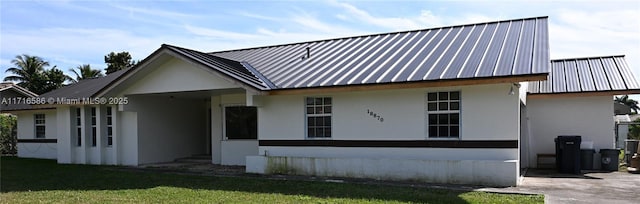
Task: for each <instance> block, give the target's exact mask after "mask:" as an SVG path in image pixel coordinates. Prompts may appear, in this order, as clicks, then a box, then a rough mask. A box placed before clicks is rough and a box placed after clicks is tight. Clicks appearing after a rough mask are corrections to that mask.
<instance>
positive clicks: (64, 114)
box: [16, 17, 640, 186]
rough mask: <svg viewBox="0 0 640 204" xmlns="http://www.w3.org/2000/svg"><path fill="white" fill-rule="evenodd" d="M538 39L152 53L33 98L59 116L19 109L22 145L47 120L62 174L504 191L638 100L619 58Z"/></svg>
mask: <svg viewBox="0 0 640 204" xmlns="http://www.w3.org/2000/svg"><path fill="white" fill-rule="evenodd" d="M547 29H548V28H547V18H546V17H536V18H526V19H514V20H506V21H499V22H489V23H479V24H470V25H462V26H451V27H442V28H433V29H425V30H415V31H406V32H394V33H383V34H375V35H366V36H356V37H348V38H338V39H329V40H320V41H312V42H303V43H293V44H285V45H275V46H267V47H258V48H249V49H240V50H231V51H223V52H212V53H204V52H199V51H195V50H190V49H185V48H180V47H176V46H171V45H162V46H161V47H160V48H159V49H158V50H156V51H155V52H154V53H152V54H151V55H150V56H149V57H147V58H146V59H144V60H143V61H141V62H140V63H138V65H136V67H134V68H131V69H127V70H122V71H120V72H116V73H113V74H110V75H108V76H106V77H103V78H97V79H90V80H85V81H82V82H80V83H77V84H74V85H70V86H67V87H64V88H61V89H59V90H55V91H52V92H49V93H46V94H43V95H42V96H41V97H45V98H47V100H49V98H53V99H51V100H53V101H57V102H56V105H54V106H53V107H54V108H55V109H54V110H52V111H50V112H43V111H41V110H33V111H17V112H16V113H17V114H18V116H19V118H22V119H20V120H19V124H18V131H19V132H21V133H20V134H21V135H22V136H21V137H23V138H31V139H35V138H36V137H35V135H34V134H30V133H32V130H33V129H34V123H33V122H32V121H34V117H36V118H42V116H40V115H39V114H44V115H45V117H44V118H46V121H45V122H43V123H44V124H46V127H47V132H46V138H49V136H50V135H52V136H51V137H52V138H53V137H55V136H56V135H57V141H56V142H57V148H58V149H57V160H58V162H59V163H79V164H112V165H133V166H135V165H141V164H148V163H158V162H169V161H173V160H175V159H177V158H182V157H188V156H191V155H196V154H210V155H211V156H212V161H211V162H212V163H214V164H222V165H246V171H247V172H249V173H261V174H262V173H267V174H269V173H288V174H301V175H317V176H336V177H358V178H376V179H391V180H413V181H424V182H437V183H467V184H484V185H496V186H513V185H516V184H517V182H518V177H519V176H520V168H521V167H522V168H527V167H535V163H532V162H531V161H532V160H535V155H536V154H539V153H553V152H554V151H553V148H554V145H553V137H555V136H556V135H561V134H572V135H573V134H581V135H584V136H585V138H584V140H591V141H594V143H597V145H595V146H597V147H598V148H611V147H613V131H612V130H613V129H612V128H613V118H612V114H611V113H612V111H613V106H612V105H611V103H610V102H611V99H612V97H611V96H612V95H613V94H632V93H640V86H638V84H637V82H636V80H635V79H634V78H633V76H632V75H631V73H630V69H629V68H628V67H627V66H626V63H625V62H624V58H623V57H622V56H613V57H601V58H589V59H574V60H554V61H553V63H551V60H549V46H548V30H547ZM572 63H574V64H572ZM575 63H578V64H577V65H578V66H575V65H576V64H575ZM585 63H586V64H587V66H583V65H584V64H585ZM561 65H562V66H561ZM613 69H616V70H617V71H618V72H614V71H612V70H613ZM586 73H589V75H588V77H586V75H585V74H586ZM578 80H580V81H578ZM588 80H591V81H588ZM605 83H606V84H605ZM100 97H104V98H103V99H105V101H101V100H91V102H97V104H82V103H76V104H73V103H69V101H66V102H65V101H64V100H58V99H65V98H66V99H74V100H75V99H77V98H90V99H95V98H100ZM605 98H606V101H605V100H604V99H605ZM53 101H52V102H53ZM76 102H77V101H76ZM100 103H102V104H100ZM37 107H42V106H37ZM576 115H578V116H576ZM565 116H567V117H571V118H570V119H565ZM576 119H577V120H576ZM548 121H554V123H552V124H549V123H548ZM50 126H51V127H50ZM51 129H53V130H51ZM49 130H51V131H52V132H48V131H49ZM590 130H593V131H594V132H593V133H592V132H588V131H590Z"/></svg>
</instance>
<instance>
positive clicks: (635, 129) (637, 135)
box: [627, 118, 640, 140]
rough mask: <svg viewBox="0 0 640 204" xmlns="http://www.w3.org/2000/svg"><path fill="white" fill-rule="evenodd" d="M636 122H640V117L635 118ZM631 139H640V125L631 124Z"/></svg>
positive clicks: (629, 135)
mask: <svg viewBox="0 0 640 204" xmlns="http://www.w3.org/2000/svg"><path fill="white" fill-rule="evenodd" d="M633 122H635V123H640V118H638V119H636V120H634V121H633ZM627 137H628V138H629V139H634V140H638V139H640V125H636V124H633V125H629V133H628V134H627Z"/></svg>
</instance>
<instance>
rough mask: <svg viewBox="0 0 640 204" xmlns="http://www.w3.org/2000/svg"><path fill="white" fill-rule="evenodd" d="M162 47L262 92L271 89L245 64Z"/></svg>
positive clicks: (197, 52)
mask: <svg viewBox="0 0 640 204" xmlns="http://www.w3.org/2000/svg"><path fill="white" fill-rule="evenodd" d="M162 46H163V47H166V48H168V49H170V50H173V51H174V52H176V53H179V54H181V55H183V56H185V57H187V58H189V59H191V60H194V61H196V62H198V63H201V64H204V65H205V66H207V67H210V68H213V69H216V70H217V71H220V72H222V73H224V74H226V75H227V76H229V77H232V78H234V79H236V80H240V81H242V82H244V83H246V84H248V85H251V86H253V87H255V88H258V89H260V90H264V89H267V88H268V87H269V86H268V85H269V84H268V83H267V82H263V81H262V80H261V79H260V77H258V76H259V75H260V73H257V72H256V71H254V69H253V68H251V67H250V66H249V67H245V65H243V63H240V62H237V61H234V60H229V59H225V58H222V57H218V56H214V55H210V54H206V53H202V52H199V51H195V50H191V49H186V48H181V47H177V46H172V45H166V44H165V45H162Z"/></svg>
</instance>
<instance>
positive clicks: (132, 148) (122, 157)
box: [116, 111, 139, 166]
mask: <svg viewBox="0 0 640 204" xmlns="http://www.w3.org/2000/svg"><path fill="white" fill-rule="evenodd" d="M117 124H118V127H120V128H117V129H116V131H117V134H118V146H119V147H118V150H119V152H118V153H117V156H118V161H120V162H121V164H123V165H127V166H137V165H138V143H139V142H138V113H136V112H131V111H123V112H119V113H118V120H117Z"/></svg>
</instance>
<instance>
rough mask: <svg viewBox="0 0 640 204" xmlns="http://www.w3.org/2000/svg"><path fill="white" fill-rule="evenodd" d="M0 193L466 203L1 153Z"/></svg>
mask: <svg viewBox="0 0 640 204" xmlns="http://www.w3.org/2000/svg"><path fill="white" fill-rule="evenodd" d="M0 169H1V171H0V176H1V180H0V191H1V192H25V191H45V190H125V189H150V188H155V187H159V186H168V187H178V188H188V189H205V190H221V191H243V192H255V193H269V194H283V195H306V196H313V197H318V198H350V199H365V200H368V199H377V200H383V201H399V202H416V203H424V202H427V203H430V202H431V203H432V202H435V203H466V202H467V201H465V200H464V199H462V198H461V197H460V194H462V193H466V192H465V191H452V190H442V189H428V188H409V187H393V186H379V185H364V184H344V183H327V182H311V181H290V180H270V179H260V178H231V177H213V176H193V175H178V174H166V173H155V172H127V171H116V170H113V168H112V167H105V166H93V165H71V164H57V163H56V161H54V160H41V159H24V158H15V157H2V159H1V163H0Z"/></svg>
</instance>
